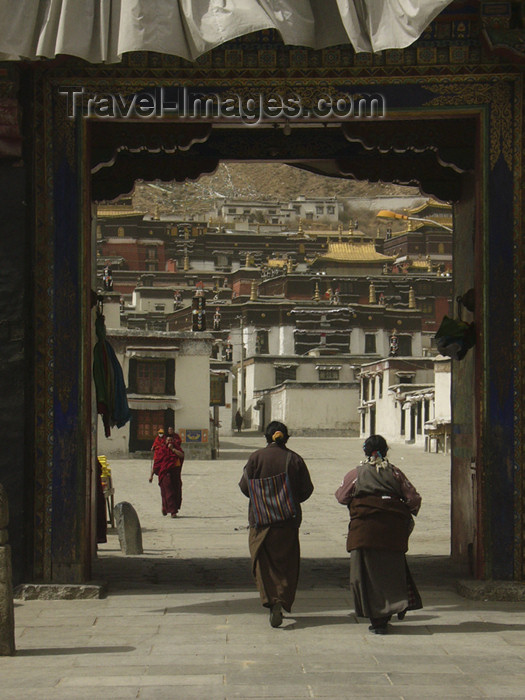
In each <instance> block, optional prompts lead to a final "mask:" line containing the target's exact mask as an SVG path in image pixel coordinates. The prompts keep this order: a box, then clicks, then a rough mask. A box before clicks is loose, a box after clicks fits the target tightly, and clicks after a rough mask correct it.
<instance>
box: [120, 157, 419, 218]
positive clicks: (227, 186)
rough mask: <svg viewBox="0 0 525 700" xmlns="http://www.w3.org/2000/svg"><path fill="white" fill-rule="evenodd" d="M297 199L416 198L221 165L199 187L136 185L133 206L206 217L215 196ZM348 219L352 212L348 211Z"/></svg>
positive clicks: (278, 168)
mask: <svg viewBox="0 0 525 700" xmlns="http://www.w3.org/2000/svg"><path fill="white" fill-rule="evenodd" d="M297 195H304V196H305V197H320V196H321V197H333V196H336V197H338V198H340V199H345V198H347V197H350V198H354V197H363V198H370V199H374V198H376V197H385V196H393V197H395V196H407V195H408V196H411V197H418V196H419V192H418V190H417V189H416V188H414V187H402V186H400V185H392V184H372V183H368V182H357V181H353V180H345V179H343V178H330V177H324V176H321V175H314V174H312V173H309V172H306V171H304V170H300V169H299V168H294V167H291V166H289V165H284V164H282V163H230V164H221V165H220V166H219V168H218V169H217V171H216V172H215V173H214V174H213V175H209V176H203V177H201V178H200V179H199V180H198V181H197V182H187V183H183V184H180V183H176V182H160V181H157V182H154V183H145V182H141V181H139V182H137V184H136V187H135V192H134V194H133V205H134V206H135V207H137V208H139V209H142V210H144V211H148V212H150V213H152V214H153V213H155V212H158V213H159V214H160V215H161V216H162V215H163V214H172V213H175V212H181V211H182V212H185V211H192V212H205V211H207V210H208V208H209V205H210V203H211V201H212V200H214V199H215V198H216V197H219V196H222V197H241V198H246V199H259V200H271V199H277V200H285V201H286V200H289V199H293V198H295V197H296V196H297ZM345 213H346V216H345V218H349V217H350V216H353V215H354V214H355V212H352V206H351V204H350V205H349V206H347V207H346V212H345Z"/></svg>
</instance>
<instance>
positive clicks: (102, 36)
mask: <svg viewBox="0 0 525 700" xmlns="http://www.w3.org/2000/svg"><path fill="white" fill-rule="evenodd" d="M451 1H452V0H0V27H1V32H0V60H20V59H31V60H34V59H38V58H55V56H57V55H59V54H67V55H72V56H78V57H79V58H83V59H85V60H87V61H90V62H92V63H102V62H107V63H114V62H117V61H120V60H121V58H122V55H123V54H125V53H127V52H130V51H155V52H159V53H164V54H171V55H175V56H180V57H182V58H185V59H187V60H190V61H191V60H195V59H196V58H198V56H200V55H201V54H203V53H206V52H207V51H210V50H211V49H213V48H214V47H215V46H219V45H220V44H223V43H225V42H227V41H229V40H231V39H235V38H236V37H239V36H243V35H245V34H249V33H251V32H255V31H259V30H262V29H276V30H277V31H278V32H279V33H280V35H281V37H282V39H283V41H284V43H285V44H292V45H295V46H308V47H310V48H314V49H321V48H325V47H327V46H334V45H337V44H349V43H350V44H352V45H353V47H354V49H355V50H356V51H358V52H359V51H367V52H377V51H382V50H384V49H400V48H404V47H406V46H409V45H410V44H412V43H413V42H414V41H415V40H416V39H417V38H418V37H419V36H420V35H421V33H422V32H423V31H424V29H425V28H426V27H427V26H428V25H429V24H430V22H431V21H432V20H433V19H434V17H436V15H438V14H439V12H441V10H442V9H443V8H444V7H446V6H447V5H448V4H450V2H451Z"/></svg>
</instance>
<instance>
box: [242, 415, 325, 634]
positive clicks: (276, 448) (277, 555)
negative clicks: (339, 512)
mask: <svg viewBox="0 0 525 700" xmlns="http://www.w3.org/2000/svg"><path fill="white" fill-rule="evenodd" d="M265 437H266V442H267V445H266V447H263V448H262V449H260V450H257V451H256V452H254V453H253V454H251V455H250V457H249V459H248V462H247V463H246V465H245V467H244V470H243V474H242V477H241V480H240V482H239V487H240V489H241V491H242V492H243V493H244V495H245V496H248V498H250V503H249V506H248V522H249V549H250V556H251V561H252V574H253V576H254V579H255V582H256V585H257V588H258V590H259V594H260V597H261V602H262V605H263V606H264V607H266V608H269V609H270V624H271V626H272V627H279V626H280V625H281V623H282V620H283V615H282V609H283V608H284V610H286V611H287V612H291V609H292V605H293V602H294V600H295V594H296V590H297V583H298V579H299V563H300V549H299V527H300V525H301V518H302V514H301V505H300V504H301V503H302V502H304V501H306V500H307V499H308V498H309V497H310V496H311V495H312V492H313V490H314V487H313V484H312V481H311V479H310V474H309V472H308V468H307V466H306V464H305V463H304V460H303V458H302V457H300V456H299V455H298V454H297V453H296V452H293V451H292V450H289V449H288V448H287V447H286V443H287V442H288V438H289V434H288V429H287V427H286V425H284V423H280V422H279V421H272V422H271V423H269V425H268V427H267V428H266V431H265ZM269 482H271V483H272V484H274V483H277V482H278V483H280V484H281V485H282V486H283V489H282V490H281V492H280V495H279V497H275V498H274V502H273V506H274V509H273V512H274V515H276V517H275V518H274V517H273V516H271V513H270V515H269V514H268V513H266V512H263V511H264V506H261V501H260V499H259V498H258V497H257V493H258V492H260V491H261V489H262V490H264V487H265V485H266V487H268V484H269ZM266 493H267V495H268V492H266ZM283 494H285V497H284V498H282V497H281V496H282V495H283ZM266 503H267V504H268V503H272V498H271V494H270V498H269V499H267V501H266ZM276 505H277V507H275V506H276ZM279 518H284V519H279ZM268 520H269V521H270V522H267V521H268Z"/></svg>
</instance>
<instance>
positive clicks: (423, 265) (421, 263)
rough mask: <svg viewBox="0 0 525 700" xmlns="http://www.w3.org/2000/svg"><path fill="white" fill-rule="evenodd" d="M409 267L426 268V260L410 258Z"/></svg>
mask: <svg viewBox="0 0 525 700" xmlns="http://www.w3.org/2000/svg"><path fill="white" fill-rule="evenodd" d="M410 265H411V267H421V268H423V269H424V270H428V260H410Z"/></svg>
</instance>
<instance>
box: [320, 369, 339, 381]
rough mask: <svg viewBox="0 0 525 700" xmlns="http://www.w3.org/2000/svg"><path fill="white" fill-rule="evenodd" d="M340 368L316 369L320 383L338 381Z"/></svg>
mask: <svg viewBox="0 0 525 700" xmlns="http://www.w3.org/2000/svg"><path fill="white" fill-rule="evenodd" d="M340 371H341V368H340V367H328V366H327V367H317V372H318V375H319V381H320V382H326V381H338V380H339V372H340Z"/></svg>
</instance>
